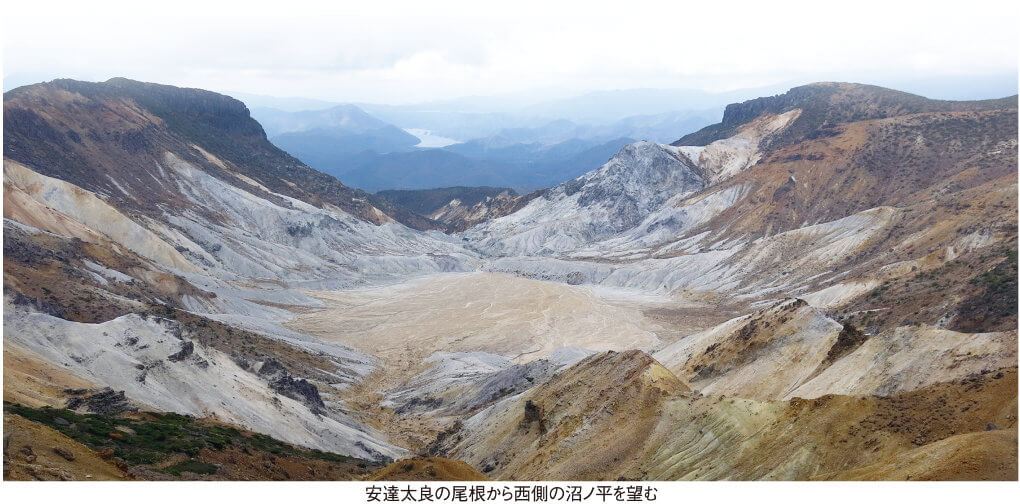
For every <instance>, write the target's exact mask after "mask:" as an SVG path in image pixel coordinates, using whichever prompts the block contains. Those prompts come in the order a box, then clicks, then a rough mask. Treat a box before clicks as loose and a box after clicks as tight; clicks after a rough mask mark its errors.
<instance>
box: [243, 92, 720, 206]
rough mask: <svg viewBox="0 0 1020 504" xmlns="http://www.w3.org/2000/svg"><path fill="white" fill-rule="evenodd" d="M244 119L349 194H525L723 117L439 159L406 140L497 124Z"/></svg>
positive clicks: (557, 136)
mask: <svg viewBox="0 0 1020 504" xmlns="http://www.w3.org/2000/svg"><path fill="white" fill-rule="evenodd" d="M252 116H253V117H254V118H256V119H257V120H258V121H259V122H260V123H261V124H262V125H263V127H264V128H265V130H266V133H267V134H268V135H269V137H270V140H271V141H272V142H273V143H274V144H275V145H276V146H277V147H280V148H281V149H283V150H285V151H287V152H288V153H290V154H292V155H294V156H295V157H297V158H298V159H300V160H302V161H303V162H305V163H306V164H308V165H309V166H311V167H313V168H316V169H318V170H319V171H322V172H324V173H328V174H330V175H333V176H335V177H337V178H340V179H342V180H344V181H345V183H347V184H349V185H351V186H352V187H357V188H360V189H364V190H367V191H377V190H382V189H429V188H436V187H447V186H466V185H493V186H510V187H515V188H518V189H520V190H522V191H527V190H531V189H538V188H542V187H548V186H550V185H554V184H558V183H560V182H563V181H564V180H568V179H571V178H573V177H576V176H578V175H580V174H581V173H584V172H586V171H588V170H591V169H592V168H594V167H597V166H599V165H601V164H602V163H604V162H605V161H606V160H608V159H609V157H610V156H612V155H613V154H614V153H615V152H616V151H617V150H619V149H620V148H621V147H623V146H624V145H626V144H628V143H631V142H633V141H634V140H635V139H650V140H653V141H663V142H666V141H673V140H675V139H676V138H679V136H681V135H682V134H684V133H688V132H691V131H695V130H697V129H699V128H701V127H703V126H706V125H708V124H710V123H712V122H714V121H716V120H718V118H719V117H721V110H700V111H674V112H666V113H659V114H654V115H647V116H630V117H626V118H623V119H620V120H617V121H615V122H613V123H610V124H601V125H585V124H577V123H575V122H572V121H570V120H567V119H556V120H551V121H547V122H544V123H542V124H539V125H537V126H530V127H507V128H502V129H499V130H497V131H496V132H495V133H494V134H491V135H486V136H481V137H471V139H469V140H465V141H460V142H455V143H452V144H450V145H445V146H443V147H440V148H438V149H437V148H424V147H422V145H423V143H422V138H419V137H416V136H415V135H413V134H411V133H410V132H409V131H419V132H420V131H428V132H429V133H430V134H435V135H440V134H450V133H449V132H453V134H457V133H458V132H459V133H468V131H470V132H475V133H476V134H477V133H478V132H481V133H486V132H488V131H489V128H490V126H491V125H492V124H501V123H502V122H501V121H500V120H499V119H494V118H493V116H491V115H489V114H475V115H473V117H472V120H473V121H474V122H472V123H471V124H472V126H471V127H470V128H469V130H468V131H460V130H458V129H457V128H454V129H449V126H448V125H446V126H443V125H440V126H441V128H442V129H440V130H422V129H418V128H412V127H411V126H421V124H419V123H414V122H408V123H406V125H404V126H403V127H404V128H405V129H402V128H401V127H397V126H395V125H393V124H389V123H387V122H384V121H383V120H380V119H378V118H376V117H374V116H372V115H370V114H368V113H366V112H365V111H364V110H362V109H360V108H359V107H357V106H355V105H338V106H336V107H332V108H329V109H325V110H305V111H298V112H285V111H282V110H277V109H272V108H265V107H262V108H254V109H253V110H252ZM454 116H455V117H456V114H454ZM407 120H409V121H410V120H414V119H407ZM493 121H495V122H493ZM476 123H477V124H476ZM518 123H519V122H518ZM518 123H514V124H518ZM428 125H429V124H428V123H426V126H428ZM468 134H470V133H468ZM423 138H426V140H428V141H430V142H433V141H434V139H433V138H428V137H425V135H423ZM461 138H463V137H461ZM451 141H452V140H446V141H444V142H442V143H448V142H451Z"/></svg>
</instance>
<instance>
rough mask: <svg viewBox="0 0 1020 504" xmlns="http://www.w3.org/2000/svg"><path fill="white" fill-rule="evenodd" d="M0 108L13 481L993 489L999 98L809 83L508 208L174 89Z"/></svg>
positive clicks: (489, 191) (1000, 458)
mask: <svg viewBox="0 0 1020 504" xmlns="http://www.w3.org/2000/svg"><path fill="white" fill-rule="evenodd" d="M4 109H5V113H4V340H3V344H4V364H5V365H4V384H5V385H4V400H5V425H6V424H10V425H11V426H12V427H11V428H12V429H17V432H18V433H19V434H18V435H17V437H15V438H12V439H15V442H16V444H20V445H24V446H34V447H35V449H36V451H39V449H40V447H42V448H43V449H45V450H47V456H46V457H39V456H36V455H34V452H33V455H31V457H30V456H29V455H28V454H27V453H25V452H24V450H22V452H18V451H16V449H19V447H18V446H15V447H14V448H12V449H11V451H10V453H8V448H7V446H6V445H5V478H8V477H10V478H13V479H32V478H35V479H53V478H56V479H60V478H76V479H79V478H81V477H83V474H86V473H87V474H92V473H88V468H87V467H85V468H82V467H81V464H66V463H65V462H72V461H71V460H66V459H55V458H53V457H51V456H49V451H52V450H50V445H54V444H57V445H59V446H61V447H66V449H67V450H71V451H73V452H74V453H76V454H80V455H77V456H78V457H80V458H81V460H87V461H92V462H90V463H93V462H94V463H95V464H96V467H97V469H95V471H94V473H95V476H96V477H102V478H109V479H124V478H137V479H162V478H171V479H176V478H183V479H362V478H365V479H387V478H398V477H405V476H406V477H407V478H409V479H429V478H450V479H478V478H487V479H497V480H536V479H544V480H617V479H628V480H632V479H633V480H677V479H696V480H724V479H736V480H745V479H746V480H763V479H764V480H813V479H837V480H844V479H896V480H905V479H940V480H941V479H993V480H1016V479H1017V393H1016V389H1017V381H1016V380H1017V330H1016V320H1017V319H1016V303H1017V295H1016V291H1017V288H1016V275H1017V273H1016V271H1017V270H1016V253H1017V217H1016V216H1017V172H1016V159H1017V128H1016V122H1017V121H1016V118H1017V99H1016V97H1015V96H1013V97H1008V98H1002V99H996V100H983V101H969V102H949V101H939V100H929V99H927V98H923V97H920V96H915V95H910V94H907V93H901V92H898V91H893V90H889V89H884V88H878V87H875V86H867V85H861V84H848V83H815V84H809V85H806V86H799V87H796V88H793V89H791V90H790V91H788V92H786V93H784V94H781V95H776V96H771V97H763V98H758V99H754V100H750V101H746V102H742V103H734V104H731V105H729V106H727V107H726V111H725V113H724V115H723V118H722V120H721V122H719V123H718V124H714V125H709V126H706V127H705V128H703V129H701V130H699V131H697V132H695V133H691V134H689V135H686V136H683V137H681V138H679V140H677V141H675V142H673V143H672V144H666V143H659V142H655V141H640V142H628V143H626V145H623V146H622V147H621V148H619V149H615V150H614V154H613V155H612V157H611V158H610V159H609V160H608V161H607V162H604V163H602V164H595V165H593V166H589V167H588V168H587V169H586V170H585V171H584V172H583V174H580V175H579V176H576V177H573V178H570V179H569V180H566V181H564V182H562V183H557V184H555V185H552V186H551V187H547V188H545V189H541V190H539V191H535V192H530V193H524V194H519V193H516V192H514V191H508V190H505V189H504V188H503V187H496V188H492V187H488V188H457V187H454V188H449V189H448V190H436V191H431V192H423V193H414V194H401V193H400V192H391V193H390V194H385V193H380V194H369V193H367V192H364V191H362V190H359V189H354V188H351V187H348V186H346V185H345V184H344V183H343V181H342V177H341V180H337V179H336V178H333V177H331V176H329V175H326V174H324V173H322V172H319V171H316V170H314V169H313V168H311V167H309V166H307V165H306V164H304V163H303V162H302V161H300V160H299V159H297V158H295V157H292V156H291V155H290V154H289V153H288V152H284V151H283V150H281V149H280V148H278V147H277V145H280V144H279V142H277V145H274V144H273V143H271V142H270V141H269V135H267V132H266V131H265V130H264V129H263V127H262V126H261V125H260V124H259V122H256V121H255V120H254V119H252V117H251V115H250V113H249V111H248V109H247V107H246V106H245V105H244V104H243V103H241V102H240V101H237V100H234V99H233V98H230V97H227V96H224V95H219V94H216V93H211V92H208V91H202V90H196V89H185V88H176V87H172V86H162V85H157V84H147V83H141V82H136V81H130V80H127V79H113V80H111V81H107V82H102V83H90V82H80V81H70V80H58V81H53V82H49V83H43V84H37V85H32V86H26V87H23V88H18V89H15V90H12V91H9V92H7V93H5V95H4ZM334 112H336V111H334ZM357 114H358V112H357V111H354V110H346V111H345V112H344V114H339V115H337V114H334V115H331V116H329V117H327V119H328V120H329V121H333V122H335V124H333V123H330V124H331V125H332V126H331V127H336V128H341V127H342V128H347V129H346V130H344V131H345V132H344V135H348V134H362V133H363V132H365V131H376V132H378V130H379V129H384V128H385V127H386V126H385V125H382V124H378V123H375V122H373V121H371V120H368V119H365V118H363V117H360V116H358V115H357ZM327 115H328V114H327ZM351 118H356V119H357V118H360V120H362V121H363V122H364V124H362V125H360V126H356V127H355V126H352V121H353V119H351ZM297 119H301V117H297V116H288V117H284V116H282V115H281V116H280V117H278V118H277V122H276V123H274V126H273V127H274V128H275V130H274V131H275V132H276V133H279V134H281V135H285V134H287V132H286V131H285V130H286V129H287V128H289V127H293V126H288V124H289V123H287V121H295V120H297ZM319 119H321V117H320V118H319ZM352 131H353V132H354V133H351V132H352ZM387 131H388V130H387ZM320 133H323V134H326V133H327V132H320ZM389 133H393V132H392V131H389ZM329 134H339V133H338V132H337V131H333V132H332V133H329ZM678 136H679V134H678ZM393 139H394V141H397V142H398V143H399V142H405V143H406V142H408V141H409V139H407V138H406V137H404V136H403V135H400V134H398V133H397V134H394V135H393ZM345 141H346V140H345ZM337 145H338V146H339V147H343V145H342V144H339V143H338V144H337ZM359 145H360V144H359ZM457 145H461V147H459V148H460V149H466V148H469V147H471V146H470V145H467V146H465V145H464V144H457ZM451 147H453V146H451ZM401 202H406V203H404V204H401ZM90 429H91V430H90ZM163 430H165V431H167V432H170V431H172V432H176V433H178V434H179V435H181V436H185V438H186V439H187V440H188V443H184V444H174V443H167V442H166V438H165V437H163V438H159V437H158V436H156V437H149V434H150V433H153V432H161V431H163ZM7 460H11V461H13V462H11V463H12V464H14V465H12V466H11V468H12V469H11V471H10V472H8V465H9V464H8V463H7ZM61 460H64V461H63V462H61ZM405 460H407V461H406V462H402V461H405ZM96 461H102V462H96ZM196 471H197V472H196Z"/></svg>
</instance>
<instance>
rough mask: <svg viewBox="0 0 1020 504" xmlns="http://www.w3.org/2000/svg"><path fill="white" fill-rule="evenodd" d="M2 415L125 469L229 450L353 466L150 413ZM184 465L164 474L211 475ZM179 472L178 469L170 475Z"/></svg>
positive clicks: (17, 408)
mask: <svg viewBox="0 0 1020 504" xmlns="http://www.w3.org/2000/svg"><path fill="white" fill-rule="evenodd" d="M4 411H5V412H7V413H13V414H16V415H20V416H22V417H25V418H27V419H29V420H32V421H33V422H38V423H41V424H43V425H46V426H48V427H51V428H53V429H55V430H57V431H59V432H60V433H62V434H64V435H66V436H68V437H70V438H71V439H74V440H75V441H78V442H80V443H82V444H84V445H86V446H88V447H89V448H91V449H93V450H97V451H98V450H103V449H112V450H113V452H114V456H116V457H117V458H119V459H121V460H123V461H124V462H126V463H127V464H129V465H140V464H155V463H159V462H162V461H165V460H167V459H168V458H170V457H171V456H173V455H178V454H182V455H186V456H188V457H196V456H198V454H199V452H201V451H202V450H203V449H211V450H223V449H225V448H228V447H236V448H238V449H241V450H246V451H248V452H250V451H257V452H268V453H272V454H274V455H282V456H293V457H301V458H307V459H316V460H325V461H328V462H354V461H356V459H354V458H352V457H348V456H346V455H339V454H336V453H329V452H324V451H320V450H311V449H306V448H299V447H297V446H294V445H290V444H287V443H284V442H283V441H280V440H278V439H275V438H272V437H270V436H266V435H264V434H253V433H248V432H242V431H241V430H239V429H236V428H234V427H230V426H223V425H206V424H203V423H200V422H198V421H197V420H196V419H195V418H193V417H191V416H188V415H179V414H176V413H150V414H147V415H146V418H128V417H124V416H118V415H99V414H80V413H76V412H74V411H71V410H67V409H56V408H50V407H42V408H30V407H27V406H22V405H20V404H14V403H9V402H6V401H4ZM183 464H187V463H186V462H182V463H181V464H176V465H174V466H170V467H169V468H166V469H165V470H164V471H171V472H170V474H174V475H179V472H172V471H178V470H179V471H190V472H195V473H198V474H212V473H208V472H199V471H193V470H191V469H188V468H187V466H186V465H183ZM177 466H181V467H179V468H178V469H172V468H175V467H177ZM194 467H195V468H198V466H194ZM214 472H215V471H214Z"/></svg>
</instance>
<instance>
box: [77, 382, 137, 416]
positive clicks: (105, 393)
mask: <svg viewBox="0 0 1020 504" xmlns="http://www.w3.org/2000/svg"><path fill="white" fill-rule="evenodd" d="M64 393H66V394H68V395H70V396H71V397H69V398H68V399H67V409H71V410H79V409H80V410H85V411H88V412H91V413H100V414H104V415H110V414H114V413H121V412H124V411H129V410H133V409H135V408H134V407H132V406H131V404H130V403H128V401H127V397H126V396H125V395H124V391H123V390H121V391H114V390H113V389H111V388H109V387H106V388H103V389H99V390H88V389H68V390H65V391H64Z"/></svg>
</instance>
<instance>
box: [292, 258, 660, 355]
mask: <svg viewBox="0 0 1020 504" xmlns="http://www.w3.org/2000/svg"><path fill="white" fill-rule="evenodd" d="M308 294H310V295H312V296H313V297H315V298H317V299H319V300H321V301H323V302H324V303H325V307H324V308H322V309H317V310H309V311H306V312H305V313H301V314H298V315H297V316H296V317H295V319H294V320H293V321H291V322H290V323H289V324H288V325H289V326H290V327H291V328H292V329H295V330H298V331H301V332H305V333H308V334H312V335H314V336H316V337H318V338H321V339H323V340H326V341H331V342H336V343H341V344H344V345H347V346H350V347H353V348H355V349H357V350H360V351H363V352H365V353H368V354H371V355H375V356H376V357H379V358H380V359H381V360H382V361H383V362H384V363H386V364H388V365H393V364H397V363H400V362H409V363H412V364H417V363H419V362H421V360H422V359H423V358H425V357H427V356H429V355H431V354H433V353H435V352H487V353H492V354H498V355H503V356H506V357H507V358H510V359H511V360H513V361H515V362H516V363H525V362H529V361H532V360H535V359H540V358H543V357H547V356H549V355H550V354H552V353H553V352H554V351H556V349H558V348H561V347H580V348H585V349H588V350H595V351H605V350H625V349H635V348H636V349H642V350H651V349H655V348H658V347H659V346H661V345H662V344H663V341H664V340H668V339H672V338H673V337H675V336H673V334H674V332H675V331H673V330H667V328H666V327H664V326H663V324H662V323H661V322H658V321H656V320H653V319H652V318H650V317H648V316H646V315H645V313H644V311H643V310H644V309H646V308H648V307H650V306H654V305H655V304H656V303H655V302H654V301H651V300H649V298H648V297H647V296H645V297H637V296H635V298H634V299H633V300H629V299H627V298H626V297H625V296H623V295H619V294H618V293H613V294H614V295H608V294H605V293H599V292H598V291H596V290H593V289H591V288H588V287H577V286H570V285H564V284H560V283H554V282H544V281H540V280H530V279H524V278H519V277H514V276H510V275H504V274H497V273H484V272H472V273H449V274H439V275H430V276H427V277H423V278H419V279H416V280H412V281H410V282H406V283H401V284H396V285H390V286H385V287H371V288H363V289H354V290H346V291H313V292H309V293H308Z"/></svg>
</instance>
